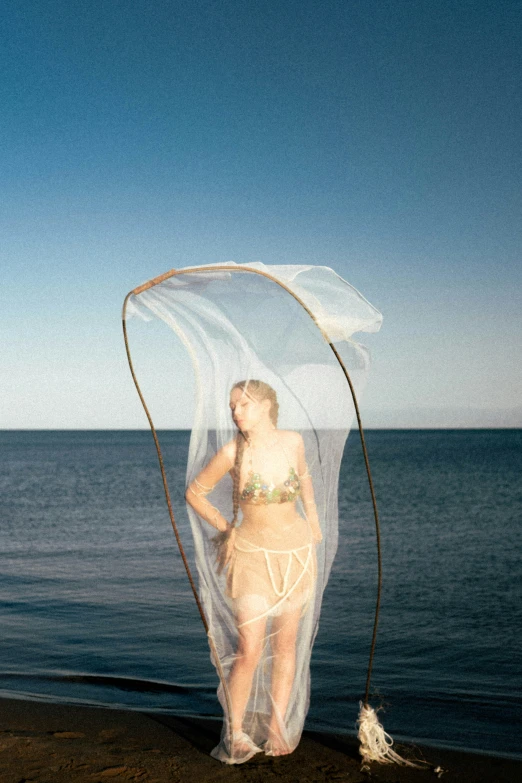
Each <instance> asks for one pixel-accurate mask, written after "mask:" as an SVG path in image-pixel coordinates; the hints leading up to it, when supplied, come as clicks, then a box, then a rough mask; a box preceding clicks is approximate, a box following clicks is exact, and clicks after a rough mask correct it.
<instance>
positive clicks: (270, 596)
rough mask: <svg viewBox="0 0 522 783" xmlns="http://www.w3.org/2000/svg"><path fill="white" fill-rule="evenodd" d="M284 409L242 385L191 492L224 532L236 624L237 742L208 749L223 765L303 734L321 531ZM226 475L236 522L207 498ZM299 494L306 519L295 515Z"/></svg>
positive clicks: (279, 751)
mask: <svg viewBox="0 0 522 783" xmlns="http://www.w3.org/2000/svg"><path fill="white" fill-rule="evenodd" d="M278 408H279V405H278V402H277V397H276V393H275V391H274V390H273V389H272V388H271V387H270V386H269V385H268V384H266V383H264V382H262V381H258V380H251V381H248V382H247V381H241V382H239V383H236V384H235V385H234V387H233V388H232V390H231V394H230V409H231V412H232V417H233V420H234V422H235V424H236V426H237V428H238V433H237V436H236V438H235V439H234V440H232V441H230V442H229V443H227V444H226V445H225V446H223V448H222V449H220V451H218V453H217V454H216V455H215V457H214V458H213V459H212V460H211V461H210V462H209V463H208V465H206V467H205V468H204V469H203V470H202V471H201V472H200V473H199V475H198V476H197V477H196V478H195V479H194V481H192V483H191V484H190V486H189V487H188V489H187V493H186V498H187V501H188V503H190V505H191V506H192V508H193V509H194V510H195V511H196V512H197V514H199V516H200V517H202V518H203V519H204V520H206V521H207V522H209V523H210V524H211V525H212V526H213V527H215V528H216V529H217V530H218V531H220V536H218V537H217V544H218V549H219V554H218V567H219V568H220V569H225V571H226V587H225V595H226V599H227V601H228V603H229V605H230V607H231V609H232V611H233V614H234V619H235V624H236V628H237V635H238V643H237V649H236V654H235V656H234V660H233V663H232V666H231V668H230V673H229V676H228V682H227V687H228V695H229V704H230V711H231V715H230V716H229V720H230V723H231V725H230V729H231V733H230V736H231V740H229V741H228V742H227V740H226V739H224V740H223V741H222V743H221V744H220V745H219V746H218V747H217V748H216V749H215V750H214V751H213V752H212V755H214V756H215V757H216V758H219V759H220V760H221V761H225V762H227V763H240V762H243V761H246V760H247V759H249V758H251V757H252V756H253V755H254V754H255V753H258V752H260V751H261V750H264V752H265V753H266V754H267V755H272V756H280V755H285V754H287V753H291V752H292V751H293V750H294V748H295V746H296V744H297V742H298V741H299V735H300V732H301V730H302V720H301V725H300V726H297V730H296V726H295V723H296V721H295V716H293V712H292V710H291V709H289V703H290V700H291V694H292V688H293V686H294V680H295V673H296V643H297V640H298V634H299V629H300V625H302V620H303V618H304V617H305V616H306V614H307V610H308V609H309V607H310V605H311V603H312V599H313V596H314V587H315V582H316V574H317V564H316V555H315V544H317V543H318V542H319V541H321V540H322V534H321V529H320V526H319V520H318V516H317V511H316V506H315V502H314V494H313V487H312V480H311V476H310V473H309V472H308V468H307V464H306V457H305V449H304V444H303V439H302V437H301V435H299V434H298V433H296V432H291V431H285V430H278V429H277V419H278ZM227 473H230V475H231V476H232V480H233V509H234V513H233V519H232V522H231V523H229V522H228V521H227V520H226V519H225V517H224V516H223V515H222V514H221V512H220V511H219V509H217V508H215V507H214V506H212V504H211V503H210V502H209V500H207V497H206V496H207V495H208V493H209V492H211V491H212V489H214V487H215V486H216V484H217V483H218V482H219V481H220V480H221V479H222V478H223V477H224V476H225V475H226V474H227ZM298 499H300V501H301V502H302V508H303V510H304V517H303V516H301V515H300V514H299V513H298V511H297V508H296V504H297V501H298ZM239 510H241V512H242V519H241V521H240V524H239V527H238V529H237V530H236V524H237V523H238V522H239V519H238V516H239ZM308 635H310V634H308ZM268 648H269V649H268ZM260 662H261V663H260ZM261 665H262V667H263V670H264V673H265V674H264V675H263V676H265V675H266V672H267V671H268V672H269V675H267V676H269V681H270V694H269V696H270V703H271V709H270V714H269V715H267V714H261V713H260V712H259V711H258V712H256V710H255V704H256V699H255V693H256V689H257V687H258V684H259V682H260V676H261V675H259V676H258V677H257V678H256V677H255V674H256V669H257V667H258V666H261ZM298 687H299V683H298V682H297V683H296V688H298ZM249 703H250V706H251V709H250V710H248V709H247V708H248V705H249ZM293 718H294V721H293V724H292V726H290V723H291V722H292V720H293ZM303 720H304V716H303ZM297 722H298V721H297ZM226 736H228V734H227V735H226ZM296 736H297V739H296ZM261 746H262V747H261Z"/></svg>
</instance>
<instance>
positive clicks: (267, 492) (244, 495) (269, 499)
mask: <svg viewBox="0 0 522 783" xmlns="http://www.w3.org/2000/svg"><path fill="white" fill-rule="evenodd" d="M300 494H301V482H300V481H299V476H298V475H297V473H296V472H295V469H294V468H292V467H290V468H289V470H288V478H287V479H286V481H284V482H282V483H281V484H269V483H268V482H267V481H265V480H264V479H263V478H262V477H261V474H260V473H254V471H252V470H251V471H250V473H249V474H248V478H247V481H246V484H245V486H244V488H243V491H242V492H241V494H240V496H239V499H240V500H241V502H242V503H249V504H250V505H268V504H269V503H291V502H293V501H294V500H297V498H298V497H299V495H300Z"/></svg>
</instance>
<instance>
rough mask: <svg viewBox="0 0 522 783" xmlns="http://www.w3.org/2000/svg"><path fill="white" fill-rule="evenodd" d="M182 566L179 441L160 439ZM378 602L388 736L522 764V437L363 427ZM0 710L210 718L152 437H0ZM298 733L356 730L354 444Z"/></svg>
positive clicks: (196, 632)
mask: <svg viewBox="0 0 522 783" xmlns="http://www.w3.org/2000/svg"><path fill="white" fill-rule="evenodd" d="M161 438H162V443H163V445H164V448H165V451H166V459H167V463H168V464H169V466H170V468H169V471H170V483H171V490H172V491H173V500H174V505H175V511H176V515H177V518H178V521H179V526H180V528H181V531H182V536H183V540H184V541H185V542H186V544H187V548H188V549H189V554H190V535H189V532H188V520H187V516H186V513H185V510H184V501H183V485H184V470H185V467H184V466H185V462H186V453H187V447H188V434H187V433H184V432H164V433H161ZM367 442H368V448H369V452H370V460H371V464H372V471H373V474H374V481H375V486H376V492H377V499H378V503H379V508H380V514H381V518H382V520H381V521H382V539H383V565H384V593H383V603H382V615H381V623H380V627H379V636H378V644H377V650H376V657H375V664H374V674H373V680H372V682H373V686H374V690H375V692H376V694H378V695H377V696H376V698H375V700H374V704H375V705H377V704H378V703H379V701H380V699H382V701H383V702H384V706H385V713H381V717H382V721H383V723H384V725H385V728H386V729H387V731H389V732H390V733H391V734H392V735H393V736H394V738H395V739H413V740H416V741H417V742H419V743H421V742H423V743H427V744H430V743H431V744H438V745H446V746H450V747H460V748H466V749H475V750H482V751H487V752H490V753H498V754H517V755H518V757H520V758H522V747H521V742H520V735H521V728H522V725H521V720H520V718H521V714H520V691H521V687H520V686H521V679H522V677H521V671H520V639H521V637H522V602H521V600H520V585H521V584H522V579H521V576H522V574H521V570H522V569H521V565H520V558H519V552H520V539H521V525H520V519H521V508H522V431H520V430H475V431H462V430H455V431H370V432H368V433H367ZM0 445H1V448H0V499H1V530H0V620H1V627H2V634H1V638H0V695H4V696H17V697H20V698H26V699H40V700H49V701H54V702H65V703H71V704H75V703H83V704H95V705H105V706H114V707H128V708H131V709H146V710H153V711H164V712H171V713H177V714H199V715H216V716H217V715H219V714H220V708H219V705H218V703H217V699H216V695H215V691H216V686H217V680H216V675H215V673H214V670H213V668H212V666H211V664H210V659H209V652H208V646H207V640H206V636H205V633H204V631H203V627H202V625H201V621H200V619H199V616H198V614H197V610H196V607H195V604H194V599H193V597H192V594H191V593H190V591H189V588H188V585H187V580H186V576H185V574H184V570H183V568H182V564H181V560H180V557H179V554H178V551H177V548H176V545H175V540H174V536H173V534H172V530H171V527H170V521H169V519H168V515H167V512H166V506H165V501H164V497H163V490H162V485H161V480H160V475H159V471H158V468H157V461H156V453H155V450H154V447H153V442H152V438H151V436H150V433H148V432H121V431H119V432H71V431H66V432H46V431H39V432H26V431H23V432H21V431H20V432H13V431H11V432H9V431H4V432H0ZM342 476H343V477H344V478H343V483H342V485H341V487H340V512H341V520H342V521H341V531H340V533H341V534H340V546H339V551H338V554H337V558H336V561H335V564H334V569H333V572H332V576H331V579H330V583H329V585H328V588H327V590H326V594H325V600H324V604H323V607H324V608H323V613H322V616H321V624H320V629H319V633H318V636H317V640H316V643H315V647H314V653H313V657H312V701H311V707H310V712H309V716H308V720H307V727H308V728H314V729H322V730H335V731H342V732H352V731H353V730H354V724H355V720H356V717H357V712H358V700H359V699H360V698H361V695H362V693H363V691H364V684H365V677H366V666H367V656H368V648H369V643H370V639H371V630H372V622H373V609H374V598H375V584H376V556H375V540H374V530H373V519H372V512H371V505H370V500H369V492H368V488H367V484H366V478H365V474H364V466H363V462H362V457H361V452H360V446H359V442H358V436H357V433H352V435H351V436H350V438H349V441H348V445H347V449H346V453H345V464H344V468H343V471H342Z"/></svg>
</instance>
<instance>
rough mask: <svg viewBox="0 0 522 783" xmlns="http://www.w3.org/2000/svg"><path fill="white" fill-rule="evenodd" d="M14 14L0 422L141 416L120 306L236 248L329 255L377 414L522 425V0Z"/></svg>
mask: <svg viewBox="0 0 522 783" xmlns="http://www.w3.org/2000/svg"><path fill="white" fill-rule="evenodd" d="M0 22H1V25H0V35H1V37H2V45H1V47H0V65H1V73H2V77H1V80H0V92H1V104H0V105H1V111H0V129H1V138H2V143H1V151H0V161H1V164H0V165H1V179H0V182H1V195H2V199H1V209H0V237H1V240H0V254H1V255H0V264H1V270H2V286H1V298H2V320H1V327H0V328H1V333H2V362H1V377H0V400H1V402H0V428H28V429H32V428H53V429H54V428H59V429H60V428H63V429H69V428H79V429H83V428H109V429H110V428H121V427H125V428H135V427H146V426H147V423H146V420H145V418H144V415H143V412H142V410H141V406H140V404H139V400H138V398H137V396H136V393H135V391H134V387H133V386H132V382H131V380H130V376H129V373H128V369H127V366H126V360H125V355H124V350H123V343H122V337H121V327H120V310H121V304H122V301H123V298H124V296H125V294H126V293H127V291H128V290H130V289H131V288H134V287H135V286H136V285H138V284H139V283H141V282H143V281H145V280H147V279H149V278H151V277H154V276H156V275H158V274H160V273H161V272H164V271H166V270H168V269H170V268H172V267H181V266H187V265H192V264H204V263H205V264H206V263H217V262H223V261H227V260H234V261H236V262H238V263H247V262H252V261H256V260H259V261H263V262H264V263H267V264H277V263H285V264H289V263H311V264H321V265H326V266H331V267H332V268H334V269H335V270H336V271H337V272H338V273H339V274H340V275H342V276H343V277H345V278H346V279H347V280H348V281H349V282H350V283H352V285H354V286H355V287H356V288H358V289H359V290H360V291H361V292H362V293H363V294H364V296H366V298H367V299H369V300H370V301H371V302H372V304H374V305H376V306H377V307H378V308H379V309H380V310H382V312H383V314H384V324H383V328H382V330H381V332H380V334H378V335H375V336H371V338H369V339H367V340H364V339H363V340H362V341H363V342H366V343H367V344H368V345H371V348H372V352H373V357H374V367H373V372H372V375H371V377H370V381H369V385H368V390H367V394H366V397H365V399H364V400H363V404H362V411H363V421H365V422H366V425H367V426H369V427H371V426H384V427H393V426H499V425H503V426H521V424H522V402H521V392H522V361H521V358H522V357H521V346H522V339H521V337H522V318H521V310H522V307H521V305H522V295H521V282H522V263H521V261H522V259H521V255H522V253H521V247H522V241H521V239H522V238H521V205H522V188H521V184H522V177H521V158H522V144H521V136H522V122H521V120H522V111H521V94H522V90H521V81H522V80H521V77H522V62H521V59H522V58H521V52H522V40H521V39H522V3H521V2H520V0H473V1H471V0H431V1H430V0H338V1H333V0H255V1H254V0H253V1H252V2H250V1H249V0H219V2H214V1H213V0H206V1H205V2H203V0H147V2H145V0H89V2H85V0H81V2H80V0H24V2H18V1H15V0H4V3H2V8H1V10H0ZM173 350H174V354H173V356H174V357H175V361H178V358H179V362H180V365H179V368H180V373H184V372H185V371H186V369H187V368H186V367H185V365H184V364H183V361H184V359H183V357H181V354H180V355H179V357H178V358H176V356H177V354H175V350H177V348H176V349H173ZM187 367H188V365H187ZM186 388H189V384H187V387H186ZM187 400H188V397H183V395H181V396H177V397H176V399H175V404H174V408H173V410H172V411H170V412H169V414H168V416H166V417H165V419H164V420H162V421H161V422H160V423H161V424H165V425H167V424H170V426H184V425H187V424H188V423H189V420H190V419H189V416H188V411H189V407H190V406H189V404H188V402H187Z"/></svg>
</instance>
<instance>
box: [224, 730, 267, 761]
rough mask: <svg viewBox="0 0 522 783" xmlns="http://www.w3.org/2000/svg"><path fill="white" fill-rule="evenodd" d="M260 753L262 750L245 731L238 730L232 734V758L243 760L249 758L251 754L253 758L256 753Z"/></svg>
mask: <svg viewBox="0 0 522 783" xmlns="http://www.w3.org/2000/svg"><path fill="white" fill-rule="evenodd" d="M260 751H261V748H258V746H257V745H256V744H255V742H254V741H253V740H252V739H250V737H249V736H248V734H245V732H244V731H241V730H238V731H233V732H232V754H231V755H232V756H234V757H239V758H241V757H243V756H248V755H249V754H250V755H251V756H252V755H253V754H254V753H260Z"/></svg>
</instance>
